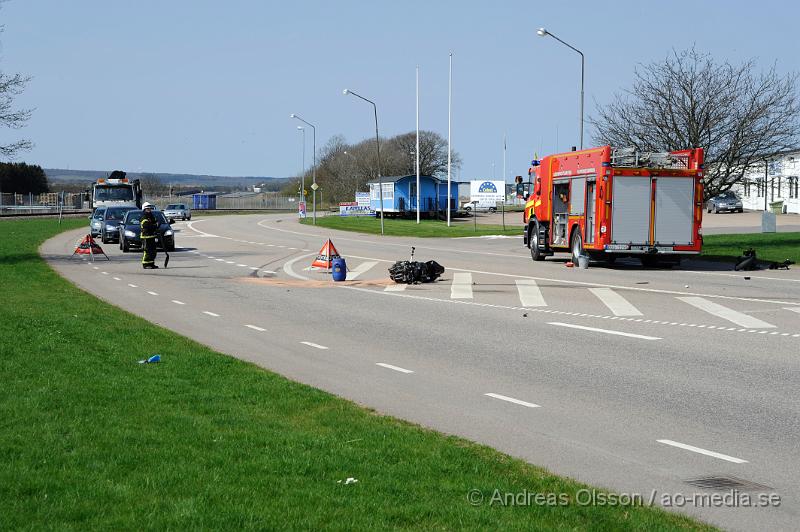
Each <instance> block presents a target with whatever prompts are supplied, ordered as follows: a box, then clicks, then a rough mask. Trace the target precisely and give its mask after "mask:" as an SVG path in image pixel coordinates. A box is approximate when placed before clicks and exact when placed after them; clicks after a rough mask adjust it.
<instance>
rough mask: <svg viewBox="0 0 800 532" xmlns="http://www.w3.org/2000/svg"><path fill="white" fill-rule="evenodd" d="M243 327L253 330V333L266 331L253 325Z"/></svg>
mask: <svg viewBox="0 0 800 532" xmlns="http://www.w3.org/2000/svg"><path fill="white" fill-rule="evenodd" d="M245 327H248V328H250V329H253V330H255V331H260V332H264V331H266V329H263V328H261V327H257V326H255V325H250V324H249V323H248V324H245Z"/></svg>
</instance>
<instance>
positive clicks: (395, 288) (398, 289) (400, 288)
mask: <svg viewBox="0 0 800 532" xmlns="http://www.w3.org/2000/svg"><path fill="white" fill-rule="evenodd" d="M407 286H408V285H407V284H402V283H396V284H390V285H389V286H387V287H386V288H384V289H383V291H384V292H402V291H403V290H405V289H406V287H407Z"/></svg>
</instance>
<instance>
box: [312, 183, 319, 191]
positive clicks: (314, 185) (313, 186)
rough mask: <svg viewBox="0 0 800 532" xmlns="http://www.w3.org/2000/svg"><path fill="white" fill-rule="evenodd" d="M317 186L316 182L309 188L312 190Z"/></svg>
mask: <svg viewBox="0 0 800 532" xmlns="http://www.w3.org/2000/svg"><path fill="white" fill-rule="evenodd" d="M318 188H319V185H318V184H316V183H314V184H313V185H311V189H312V190H317V189H318Z"/></svg>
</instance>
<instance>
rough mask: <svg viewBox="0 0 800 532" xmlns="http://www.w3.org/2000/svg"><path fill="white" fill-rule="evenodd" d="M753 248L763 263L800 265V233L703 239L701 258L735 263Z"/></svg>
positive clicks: (708, 237) (749, 234)
mask: <svg viewBox="0 0 800 532" xmlns="http://www.w3.org/2000/svg"><path fill="white" fill-rule="evenodd" d="M748 248H753V249H755V250H756V256H757V257H758V259H759V260H763V261H776V262H783V261H784V260H786V259H790V260H793V261H795V262H797V263H800V233H748V234H735V235H707V236H704V237H703V253H702V255H701V256H700V257H701V258H704V259H707V260H718V261H725V262H733V261H735V260H736V259H737V258H738V257H740V256H741V255H742V252H743V251H744V250H745V249H748Z"/></svg>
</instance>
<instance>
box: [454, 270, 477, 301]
mask: <svg viewBox="0 0 800 532" xmlns="http://www.w3.org/2000/svg"><path fill="white" fill-rule="evenodd" d="M450 299H472V274H471V273H465V272H458V273H454V274H453V283H452V284H451V285H450Z"/></svg>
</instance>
